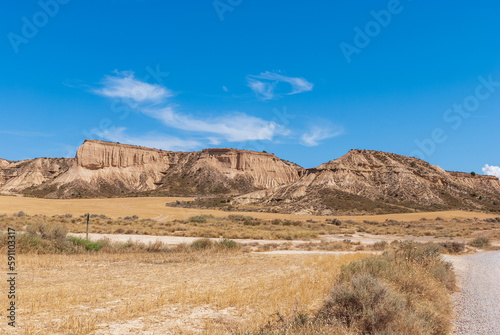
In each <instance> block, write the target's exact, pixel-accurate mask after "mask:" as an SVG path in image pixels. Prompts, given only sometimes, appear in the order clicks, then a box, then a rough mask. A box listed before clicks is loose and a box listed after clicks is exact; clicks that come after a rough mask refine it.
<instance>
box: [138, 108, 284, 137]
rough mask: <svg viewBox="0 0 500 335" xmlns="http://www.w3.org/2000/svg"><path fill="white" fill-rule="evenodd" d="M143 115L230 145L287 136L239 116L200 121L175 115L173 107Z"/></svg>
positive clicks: (270, 125) (272, 124) (275, 126)
mask: <svg viewBox="0 0 500 335" xmlns="http://www.w3.org/2000/svg"><path fill="white" fill-rule="evenodd" d="M142 112H143V113H144V114H146V115H148V116H150V117H153V118H155V119H157V120H160V121H161V122H163V124H165V125H166V126H169V127H172V128H176V129H181V130H186V131H191V132H199V133H207V134H212V135H218V136H220V137H221V138H223V139H224V140H226V141H229V142H242V141H253V140H268V141H270V140H272V139H273V137H274V136H275V135H278V134H280V135H283V134H286V133H287V130H286V129H283V128H282V127H280V126H279V125H278V124H277V123H275V122H272V121H266V120H263V119H260V118H258V117H254V116H251V115H247V114H244V113H239V112H235V113H231V114H227V115H224V116H219V117H215V118H210V119H200V118H195V117H193V116H191V115H184V114H181V113H178V112H176V111H175V109H174V107H172V106H168V107H164V108H161V109H157V108H154V109H151V108H147V109H143V110H142ZM211 140H212V141H213V140H214V138H213V137H212V138H211ZM216 141H217V140H216ZM219 142H220V140H219Z"/></svg>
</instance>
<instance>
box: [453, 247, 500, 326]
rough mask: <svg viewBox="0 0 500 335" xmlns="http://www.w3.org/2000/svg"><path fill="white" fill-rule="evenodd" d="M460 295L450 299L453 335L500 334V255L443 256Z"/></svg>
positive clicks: (496, 253)
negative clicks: (452, 306)
mask: <svg viewBox="0 0 500 335" xmlns="http://www.w3.org/2000/svg"><path fill="white" fill-rule="evenodd" d="M445 259H446V260H448V261H451V262H452V263H453V265H454V266H455V271H456V273H457V276H458V282H459V286H460V291H459V292H457V293H455V294H454V295H453V300H454V304H455V311H456V319H455V332H456V334H476V335H483V334H484V335H490V334H491V335H498V334H500V252H498V251H497V252H486V253H480V254H475V255H471V256H464V257H458V256H446V257H445Z"/></svg>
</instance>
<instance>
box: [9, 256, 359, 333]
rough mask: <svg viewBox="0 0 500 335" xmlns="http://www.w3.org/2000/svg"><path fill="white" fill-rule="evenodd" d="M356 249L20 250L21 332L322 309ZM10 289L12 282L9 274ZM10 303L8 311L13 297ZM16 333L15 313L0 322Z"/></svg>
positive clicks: (231, 319)
mask: <svg viewBox="0 0 500 335" xmlns="http://www.w3.org/2000/svg"><path fill="white" fill-rule="evenodd" d="M364 257H367V255H363V254H351V255H338V256H337V255H293V256H289V255H288V256H286V255H280V256H275V255H262V254H248V253H241V252H236V253H217V254H213V253H205V252H201V253H189V252H186V253H159V254H149V253H138V254H83V255H82V254H79V255H20V256H18V258H19V267H20V270H19V272H20V274H19V276H18V290H19V292H20V293H19V298H18V301H17V304H18V306H19V308H20V310H19V311H18V329H17V331H18V332H17V333H18V334H75V335H76V334H82V335H86V334H132V333H140V334H191V333H198V332H200V333H205V334H218V333H228V332H234V331H255V330H258V327H259V326H262V325H265V324H266V323H267V322H269V321H270V322H274V321H276V318H277V317H276V316H272V314H274V313H276V312H278V311H279V312H280V313H281V314H282V315H284V316H290V315H291V314H292V313H293V311H294V310H295V309H300V310H303V311H307V312H315V311H316V310H318V309H319V308H320V307H321V304H322V303H323V301H324V300H325V298H326V297H327V295H328V292H329V291H330V289H331V288H332V286H333V284H334V282H335V280H336V279H337V275H338V273H339V270H340V267H341V265H342V264H347V263H349V262H351V261H354V260H359V259H361V258H364ZM2 291H3V292H5V291H6V283H5V282H4V281H2ZM1 301H2V303H1V305H0V307H1V308H2V310H6V308H7V306H6V299H2V300H1ZM0 330H2V333H4V334H5V333H6V325H5V322H2V323H1V324H0Z"/></svg>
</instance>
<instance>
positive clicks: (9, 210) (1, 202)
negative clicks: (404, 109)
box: [0, 196, 498, 222]
mask: <svg viewBox="0 0 500 335" xmlns="http://www.w3.org/2000/svg"><path fill="white" fill-rule="evenodd" d="M192 199H193V198H182V197H142V198H140V197H139V198H111V199H39V198H25V197H13V196H0V214H9V215H11V214H13V213H17V212H19V211H23V212H25V213H26V214H29V215H35V214H42V215H49V216H50V215H58V214H66V213H69V214H72V215H77V216H78V215H82V214H85V213H91V214H104V215H106V216H109V217H112V218H118V217H125V216H132V215H137V216H139V217H140V218H142V219H144V218H151V219H155V220H159V221H169V220H175V219H179V220H185V219H188V218H189V217H191V216H194V215H201V214H211V215H214V216H218V217H223V216H227V215H229V214H241V215H247V216H253V217H256V218H261V219H292V220H309V219H311V220H324V219H326V218H338V219H340V220H352V221H354V222H362V221H363V220H369V221H378V222H382V221H385V220H386V219H392V220H398V221H414V220H419V219H420V218H427V219H434V218H436V217H438V216H439V217H441V218H443V219H445V220H450V219H453V218H459V219H466V218H474V217H477V218H489V217H495V216H498V215H493V214H484V213H479V212H467V211H443V212H426V213H406V214H387V215H360V216H318V215H294V214H275V213H260V212H225V211H219V210H210V209H193V208H176V207H166V206H165V203H169V202H174V201H176V200H179V201H185V200H192Z"/></svg>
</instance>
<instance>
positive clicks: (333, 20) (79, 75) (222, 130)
mask: <svg viewBox="0 0 500 335" xmlns="http://www.w3.org/2000/svg"><path fill="white" fill-rule="evenodd" d="M2 6H3V10H2V11H1V13H0V16H1V17H0V28H1V29H0V35H1V36H2V38H1V43H0V55H1V57H2V58H1V60H2V61H1V62H0V118H1V119H0V157H2V158H5V159H9V160H21V159H26V158H34V157H40V156H44V157H63V156H74V154H75V151H76V149H77V147H78V146H79V145H80V144H81V143H82V142H83V140H84V139H85V138H94V139H102V140H110V141H118V142H121V143H130V144H139V145H145V146H153V147H157V148H161V149H167V150H186V151H187V150H200V149H202V148H206V147H233V148H241V149H249V150H258V151H262V150H266V151H268V152H273V153H275V154H276V155H278V156H279V157H281V158H284V159H287V160H290V161H293V162H296V163H298V164H300V165H302V166H304V167H314V166H317V165H319V164H321V163H323V162H326V161H329V160H331V159H334V158H337V157H339V156H341V155H343V154H345V153H346V152H347V151H349V150H350V149H354V148H359V149H373V150H382V151H388V152H394V153H398V154H402V155H408V156H416V157H419V158H423V159H425V160H427V161H429V162H430V163H432V164H438V165H440V166H441V167H443V168H444V169H448V170H459V171H467V172H470V171H476V172H479V173H481V172H482V171H484V172H485V173H490V174H497V175H500V168H498V166H499V165H500V152H499V151H498V150H497V145H498V143H499V140H500V132H499V131H498V126H499V121H500V116H499V106H500V39H499V38H498V32H499V31H500V21H499V20H498V13H499V12H500V3H496V2H492V1H476V2H474V4H469V3H465V2H456V1H454V2H452V1H440V2H439V3H435V2H430V1H424V0H413V1H410V0H401V1H396V0H391V1H363V2H361V1H338V2H334V1H271V2H269V1H260V0H252V1H250V0H216V1H199V0H198V1H175V2H173V1H159V0H158V1H152V0H136V1H131V0H120V1H118V0H114V1H112V0H101V1H92V0H86V1H81V0H80V1H78V0H42V1H41V2H36V1H32V2H30V3H29V4H26V3H24V2H12V1H10V2H8V3H5V4H3V5H2ZM486 164H488V166H486Z"/></svg>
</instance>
